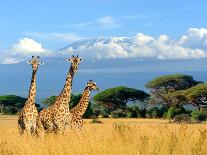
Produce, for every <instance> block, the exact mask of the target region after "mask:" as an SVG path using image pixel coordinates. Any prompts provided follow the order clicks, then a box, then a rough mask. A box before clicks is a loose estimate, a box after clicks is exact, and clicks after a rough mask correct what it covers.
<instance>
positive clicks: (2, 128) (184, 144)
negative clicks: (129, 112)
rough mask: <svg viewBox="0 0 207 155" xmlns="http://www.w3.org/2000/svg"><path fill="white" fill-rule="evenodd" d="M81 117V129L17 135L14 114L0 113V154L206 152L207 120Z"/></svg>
mask: <svg viewBox="0 0 207 155" xmlns="http://www.w3.org/2000/svg"><path fill="white" fill-rule="evenodd" d="M90 121H91V120H84V122H85V123H84V130H83V131H81V132H73V131H67V132H66V133H65V134H61V135H47V136H45V137H41V138H35V137H29V136H24V137H20V136H19V134H18V130H17V116H4V115H2V116H0V154H1V155H4V154H6V155H7V154H9V155H24V154H28V155H65V154H69V155H73V154H74V155H79V154H82V155H102V154H106V155H111V154H112V155H116V154H118V155H125V154H127V155H148V154H149V155H162V154H163V155H165V154H176V155H191V154H192V155H197V154H199V155H206V154H207V124H205V123H203V124H173V123H168V121H167V120H161V119H101V121H102V122H103V123H101V124H92V123H90Z"/></svg>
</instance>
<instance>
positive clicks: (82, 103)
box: [71, 87, 91, 117]
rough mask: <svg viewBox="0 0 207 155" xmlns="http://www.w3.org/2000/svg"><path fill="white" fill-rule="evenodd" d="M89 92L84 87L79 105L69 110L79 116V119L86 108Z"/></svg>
mask: <svg viewBox="0 0 207 155" xmlns="http://www.w3.org/2000/svg"><path fill="white" fill-rule="evenodd" d="M90 92H91V91H90V89H89V88H88V87H86V88H85V90H84V92H83V95H82V97H81V99H80V101H79V103H78V104H77V105H76V106H75V107H74V108H73V109H71V111H72V112H73V113H75V114H77V115H79V116H80V117H82V116H83V114H84V113H85V112H86V110H87V108H88V104H89V97H90Z"/></svg>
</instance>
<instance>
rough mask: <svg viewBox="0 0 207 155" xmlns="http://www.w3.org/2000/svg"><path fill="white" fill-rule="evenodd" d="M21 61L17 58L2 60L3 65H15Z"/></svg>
mask: <svg viewBox="0 0 207 155" xmlns="http://www.w3.org/2000/svg"><path fill="white" fill-rule="evenodd" d="M18 62H19V61H18V60H17V59H15V58H10V57H6V58H4V59H3V60H2V64H14V63H18Z"/></svg>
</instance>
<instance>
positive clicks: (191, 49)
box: [0, 22, 207, 64]
mask: <svg viewBox="0 0 207 155" xmlns="http://www.w3.org/2000/svg"><path fill="white" fill-rule="evenodd" d="M106 23H107V22H106ZM109 23H110V22H109ZM51 36H56V37H57V38H58V37H59V38H64V37H65V36H64V37H63V36H61V35H60V34H59V33H57V34H55V33H54V34H53V35H51ZM68 37H70V36H69V35H68ZM66 39H67V38H66ZM66 54H67V56H68V54H70V55H71V54H79V55H81V57H84V58H92V59H108V58H139V59H199V58H205V57H207V29H205V28H201V29H198V28H190V29H188V30H187V32H186V33H185V34H184V35H181V36H180V37H179V38H178V39H172V38H170V37H169V36H167V35H160V36H158V37H152V36H149V35H146V34H143V33H138V34H137V35H135V36H133V37H131V38H126V37H110V38H95V39H83V40H80V41H78V42H74V43H73V44H71V46H68V47H67V48H65V49H62V50H61V51H58V52H51V51H50V50H48V49H45V48H43V46H42V44H41V43H39V42H37V41H36V40H34V39H31V38H22V39H19V41H18V42H17V43H15V44H14V45H13V46H12V47H11V48H10V49H7V50H4V52H1V55H0V63H6V64H8V63H17V62H19V61H22V60H25V59H26V58H28V57H30V56H31V55H40V56H44V57H51V56H57V57H65V56H66Z"/></svg>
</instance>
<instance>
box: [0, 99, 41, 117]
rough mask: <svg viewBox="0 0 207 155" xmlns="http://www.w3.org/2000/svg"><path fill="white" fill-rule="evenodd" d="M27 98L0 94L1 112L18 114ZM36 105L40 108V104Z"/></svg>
mask: <svg viewBox="0 0 207 155" xmlns="http://www.w3.org/2000/svg"><path fill="white" fill-rule="evenodd" d="M26 100H27V99H26V98H23V97H20V96H16V95H5V96H0V105H1V109H0V112H1V113H4V114H16V113H18V112H19V111H20V110H21V109H22V108H23V106H24V104H25V102H26ZM36 107H38V108H39V107H40V106H39V104H36Z"/></svg>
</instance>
